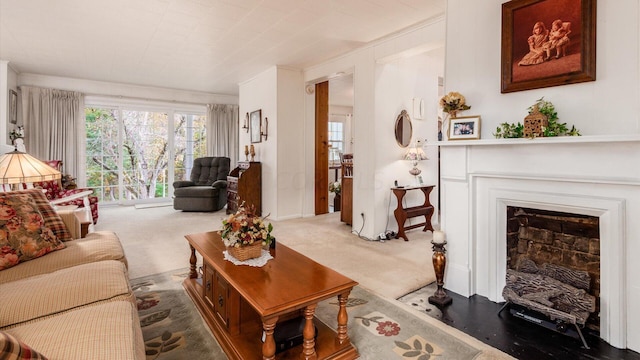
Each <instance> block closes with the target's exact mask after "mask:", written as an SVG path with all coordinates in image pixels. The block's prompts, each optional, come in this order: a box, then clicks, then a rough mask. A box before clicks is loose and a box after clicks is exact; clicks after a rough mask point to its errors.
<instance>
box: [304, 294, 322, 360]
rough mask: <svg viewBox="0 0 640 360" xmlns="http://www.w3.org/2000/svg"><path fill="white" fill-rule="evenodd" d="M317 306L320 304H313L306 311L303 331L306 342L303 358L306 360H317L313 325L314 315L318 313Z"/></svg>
mask: <svg viewBox="0 0 640 360" xmlns="http://www.w3.org/2000/svg"><path fill="white" fill-rule="evenodd" d="M316 306H318V304H312V305H309V306H307V307H306V308H305V309H304V318H305V322H304V329H303V330H302V337H303V338H304V342H303V343H302V356H301V358H302V359H304V360H316V359H317V358H318V355H317V354H316V340H315V335H316V329H315V326H314V325H313V315H314V314H315V312H316Z"/></svg>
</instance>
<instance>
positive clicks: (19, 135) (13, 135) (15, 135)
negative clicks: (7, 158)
mask: <svg viewBox="0 0 640 360" xmlns="http://www.w3.org/2000/svg"><path fill="white" fill-rule="evenodd" d="M23 138H24V126H18V129H17V130H16V129H14V130H11V132H10V133H9V139H10V140H11V143H12V144H15V141H16V140H17V139H23Z"/></svg>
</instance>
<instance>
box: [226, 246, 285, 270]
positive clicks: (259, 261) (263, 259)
mask: <svg viewBox="0 0 640 360" xmlns="http://www.w3.org/2000/svg"><path fill="white" fill-rule="evenodd" d="M261 251H262V253H261V254H260V257H257V258H253V259H249V260H245V261H240V260H238V259H236V258H234V257H233V256H231V254H229V252H228V251H227V250H225V251H224V252H223V254H224V259H225V260H227V261H231V262H232V263H233V264H234V265H249V266H254V267H262V266H264V265H265V264H266V263H267V261H269V260H271V259H273V256H271V254H269V252H268V251H267V250H265V249H262V250H261Z"/></svg>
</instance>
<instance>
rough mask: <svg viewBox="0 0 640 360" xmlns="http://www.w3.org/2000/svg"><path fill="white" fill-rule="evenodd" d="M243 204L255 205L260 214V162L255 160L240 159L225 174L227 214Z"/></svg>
mask: <svg viewBox="0 0 640 360" xmlns="http://www.w3.org/2000/svg"><path fill="white" fill-rule="evenodd" d="M242 202H244V204H245V206H250V205H253V206H255V209H256V212H257V214H258V215H262V164H261V163H259V162H256V161H241V162H239V163H238V166H237V167H236V168H235V169H233V170H232V171H231V173H229V176H227V214H232V213H235V212H236V211H238V207H239V206H240V205H241V204H242Z"/></svg>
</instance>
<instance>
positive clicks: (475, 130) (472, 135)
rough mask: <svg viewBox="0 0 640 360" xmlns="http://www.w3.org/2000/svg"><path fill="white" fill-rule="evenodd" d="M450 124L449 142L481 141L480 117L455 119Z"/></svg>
mask: <svg viewBox="0 0 640 360" xmlns="http://www.w3.org/2000/svg"><path fill="white" fill-rule="evenodd" d="M450 121H451V123H450V124H449V140H477V139H480V116H479V115H473V116H462V117H457V118H453V119H451V120H450Z"/></svg>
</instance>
